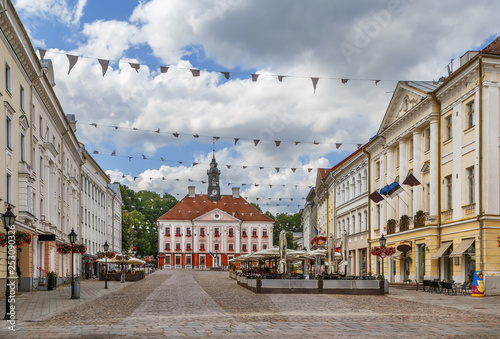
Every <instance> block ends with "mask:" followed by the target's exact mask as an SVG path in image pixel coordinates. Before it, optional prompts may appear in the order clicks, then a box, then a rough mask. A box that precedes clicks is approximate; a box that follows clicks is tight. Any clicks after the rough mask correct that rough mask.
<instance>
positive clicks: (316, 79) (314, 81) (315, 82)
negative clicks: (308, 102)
mask: <svg viewBox="0 0 500 339" xmlns="http://www.w3.org/2000/svg"><path fill="white" fill-rule="evenodd" d="M311 80H312V83H313V88H314V93H316V85H317V84H318V80H319V78H311Z"/></svg>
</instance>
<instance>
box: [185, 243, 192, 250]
mask: <svg viewBox="0 0 500 339" xmlns="http://www.w3.org/2000/svg"><path fill="white" fill-rule="evenodd" d="M186 251H191V243H190V242H188V243H187V244H186Z"/></svg>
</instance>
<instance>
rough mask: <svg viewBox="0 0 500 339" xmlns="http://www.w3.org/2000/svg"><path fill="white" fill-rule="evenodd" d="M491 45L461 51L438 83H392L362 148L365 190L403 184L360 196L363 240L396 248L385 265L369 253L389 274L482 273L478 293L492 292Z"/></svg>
mask: <svg viewBox="0 0 500 339" xmlns="http://www.w3.org/2000/svg"><path fill="white" fill-rule="evenodd" d="M499 50H500V41H499V39H497V40H496V41H494V42H493V43H492V44H490V45H489V46H488V47H486V48H485V49H484V50H483V51H481V52H467V53H466V54H465V55H464V56H463V57H462V59H461V67H460V68H459V69H458V70H457V71H456V72H454V73H453V74H451V75H450V76H449V77H448V78H446V79H444V81H441V82H400V83H398V85H397V86H396V89H395V92H394V95H393V97H392V99H391V101H390V103H389V106H388V109H387V111H386V114H385V116H384V119H383V121H382V124H381V126H380V128H379V131H378V134H377V136H376V137H375V138H374V139H373V140H372V142H371V143H370V144H369V145H368V146H367V147H366V151H367V153H368V154H369V157H370V164H369V165H370V186H371V192H374V191H377V192H380V191H381V190H382V192H384V190H385V189H386V188H387V187H388V185H391V184H392V183H394V182H396V183H399V185H400V186H401V188H402V189H403V190H402V191H400V192H399V194H394V195H392V198H391V197H390V196H389V195H386V196H384V200H383V201H380V202H378V203H375V202H374V201H371V200H370V201H369V204H370V207H369V208H370V212H371V213H370V225H371V230H370V233H371V239H372V241H371V246H378V245H379V243H378V239H379V238H380V237H381V235H382V234H383V235H384V237H385V238H386V239H387V244H386V246H393V247H396V248H397V249H398V251H396V253H395V254H394V255H392V256H390V257H389V258H386V259H384V272H382V267H381V266H382V265H381V260H380V258H378V257H375V256H371V262H372V265H373V267H374V268H375V273H380V274H384V275H385V277H386V278H387V279H388V280H389V281H393V282H401V281H404V280H417V281H422V280H423V279H427V280H429V279H439V280H453V281H455V282H458V283H462V282H464V281H471V280H472V275H473V274H474V272H475V271H482V272H483V273H484V276H485V288H486V290H487V293H488V294H500V248H499V247H498V242H497V240H498V236H499V235H500V184H499V182H500V151H499V141H498V140H499V139H498V137H499V135H500V119H499V116H500V106H499V101H500V89H499V87H500V55H498V54H499V53H498V51H499ZM407 178H415V179H417V182H415V181H412V180H410V181H409V183H410V184H404V183H408V182H405V179H407ZM417 183H418V184H417ZM402 245H405V246H402Z"/></svg>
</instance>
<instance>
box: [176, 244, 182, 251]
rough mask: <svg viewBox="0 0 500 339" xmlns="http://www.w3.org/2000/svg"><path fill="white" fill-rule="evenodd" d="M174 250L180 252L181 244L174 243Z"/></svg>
mask: <svg viewBox="0 0 500 339" xmlns="http://www.w3.org/2000/svg"><path fill="white" fill-rule="evenodd" d="M175 250H176V251H180V250H181V244H180V243H176V244H175Z"/></svg>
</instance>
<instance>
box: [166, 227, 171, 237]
mask: <svg viewBox="0 0 500 339" xmlns="http://www.w3.org/2000/svg"><path fill="white" fill-rule="evenodd" d="M165 235H170V227H165Z"/></svg>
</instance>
